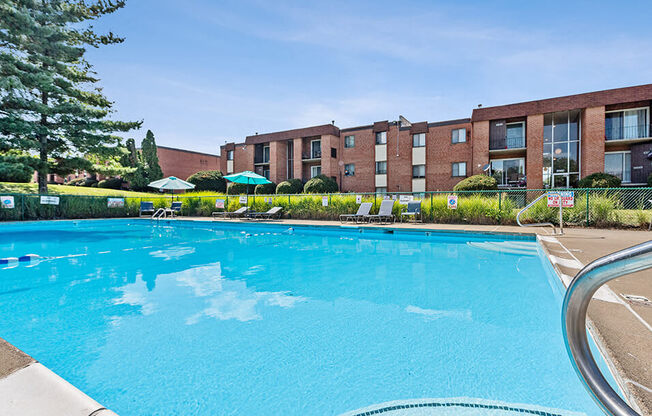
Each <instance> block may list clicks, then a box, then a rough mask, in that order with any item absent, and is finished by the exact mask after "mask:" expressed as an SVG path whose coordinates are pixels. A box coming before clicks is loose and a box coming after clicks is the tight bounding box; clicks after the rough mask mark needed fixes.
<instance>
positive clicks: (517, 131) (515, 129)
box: [505, 121, 525, 149]
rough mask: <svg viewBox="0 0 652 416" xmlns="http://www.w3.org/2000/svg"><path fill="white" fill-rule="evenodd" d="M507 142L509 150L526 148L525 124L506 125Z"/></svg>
mask: <svg viewBox="0 0 652 416" xmlns="http://www.w3.org/2000/svg"><path fill="white" fill-rule="evenodd" d="M505 140H506V141H507V143H506V145H507V149H521V148H523V147H525V122H524V121H517V122H516V123H506V125H505Z"/></svg>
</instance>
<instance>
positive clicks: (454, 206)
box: [448, 195, 457, 209]
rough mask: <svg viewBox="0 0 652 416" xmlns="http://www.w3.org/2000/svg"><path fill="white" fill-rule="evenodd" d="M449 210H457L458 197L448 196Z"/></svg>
mask: <svg viewBox="0 0 652 416" xmlns="http://www.w3.org/2000/svg"><path fill="white" fill-rule="evenodd" d="M448 209H457V195H448Z"/></svg>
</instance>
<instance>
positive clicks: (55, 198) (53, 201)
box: [41, 196, 59, 205]
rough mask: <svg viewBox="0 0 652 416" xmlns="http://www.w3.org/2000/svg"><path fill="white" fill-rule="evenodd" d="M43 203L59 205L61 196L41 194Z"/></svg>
mask: <svg viewBox="0 0 652 416" xmlns="http://www.w3.org/2000/svg"><path fill="white" fill-rule="evenodd" d="M41 205H59V197H58V196H41Z"/></svg>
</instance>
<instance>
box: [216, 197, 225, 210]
mask: <svg viewBox="0 0 652 416" xmlns="http://www.w3.org/2000/svg"><path fill="white" fill-rule="evenodd" d="M215 208H217V209H224V200H223V199H216V200H215Z"/></svg>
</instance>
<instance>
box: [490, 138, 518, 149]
mask: <svg viewBox="0 0 652 416" xmlns="http://www.w3.org/2000/svg"><path fill="white" fill-rule="evenodd" d="M524 147H525V137H507V138H504V137H503V138H500V139H495V138H492V139H489V150H505V149H523V148H524Z"/></svg>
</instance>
